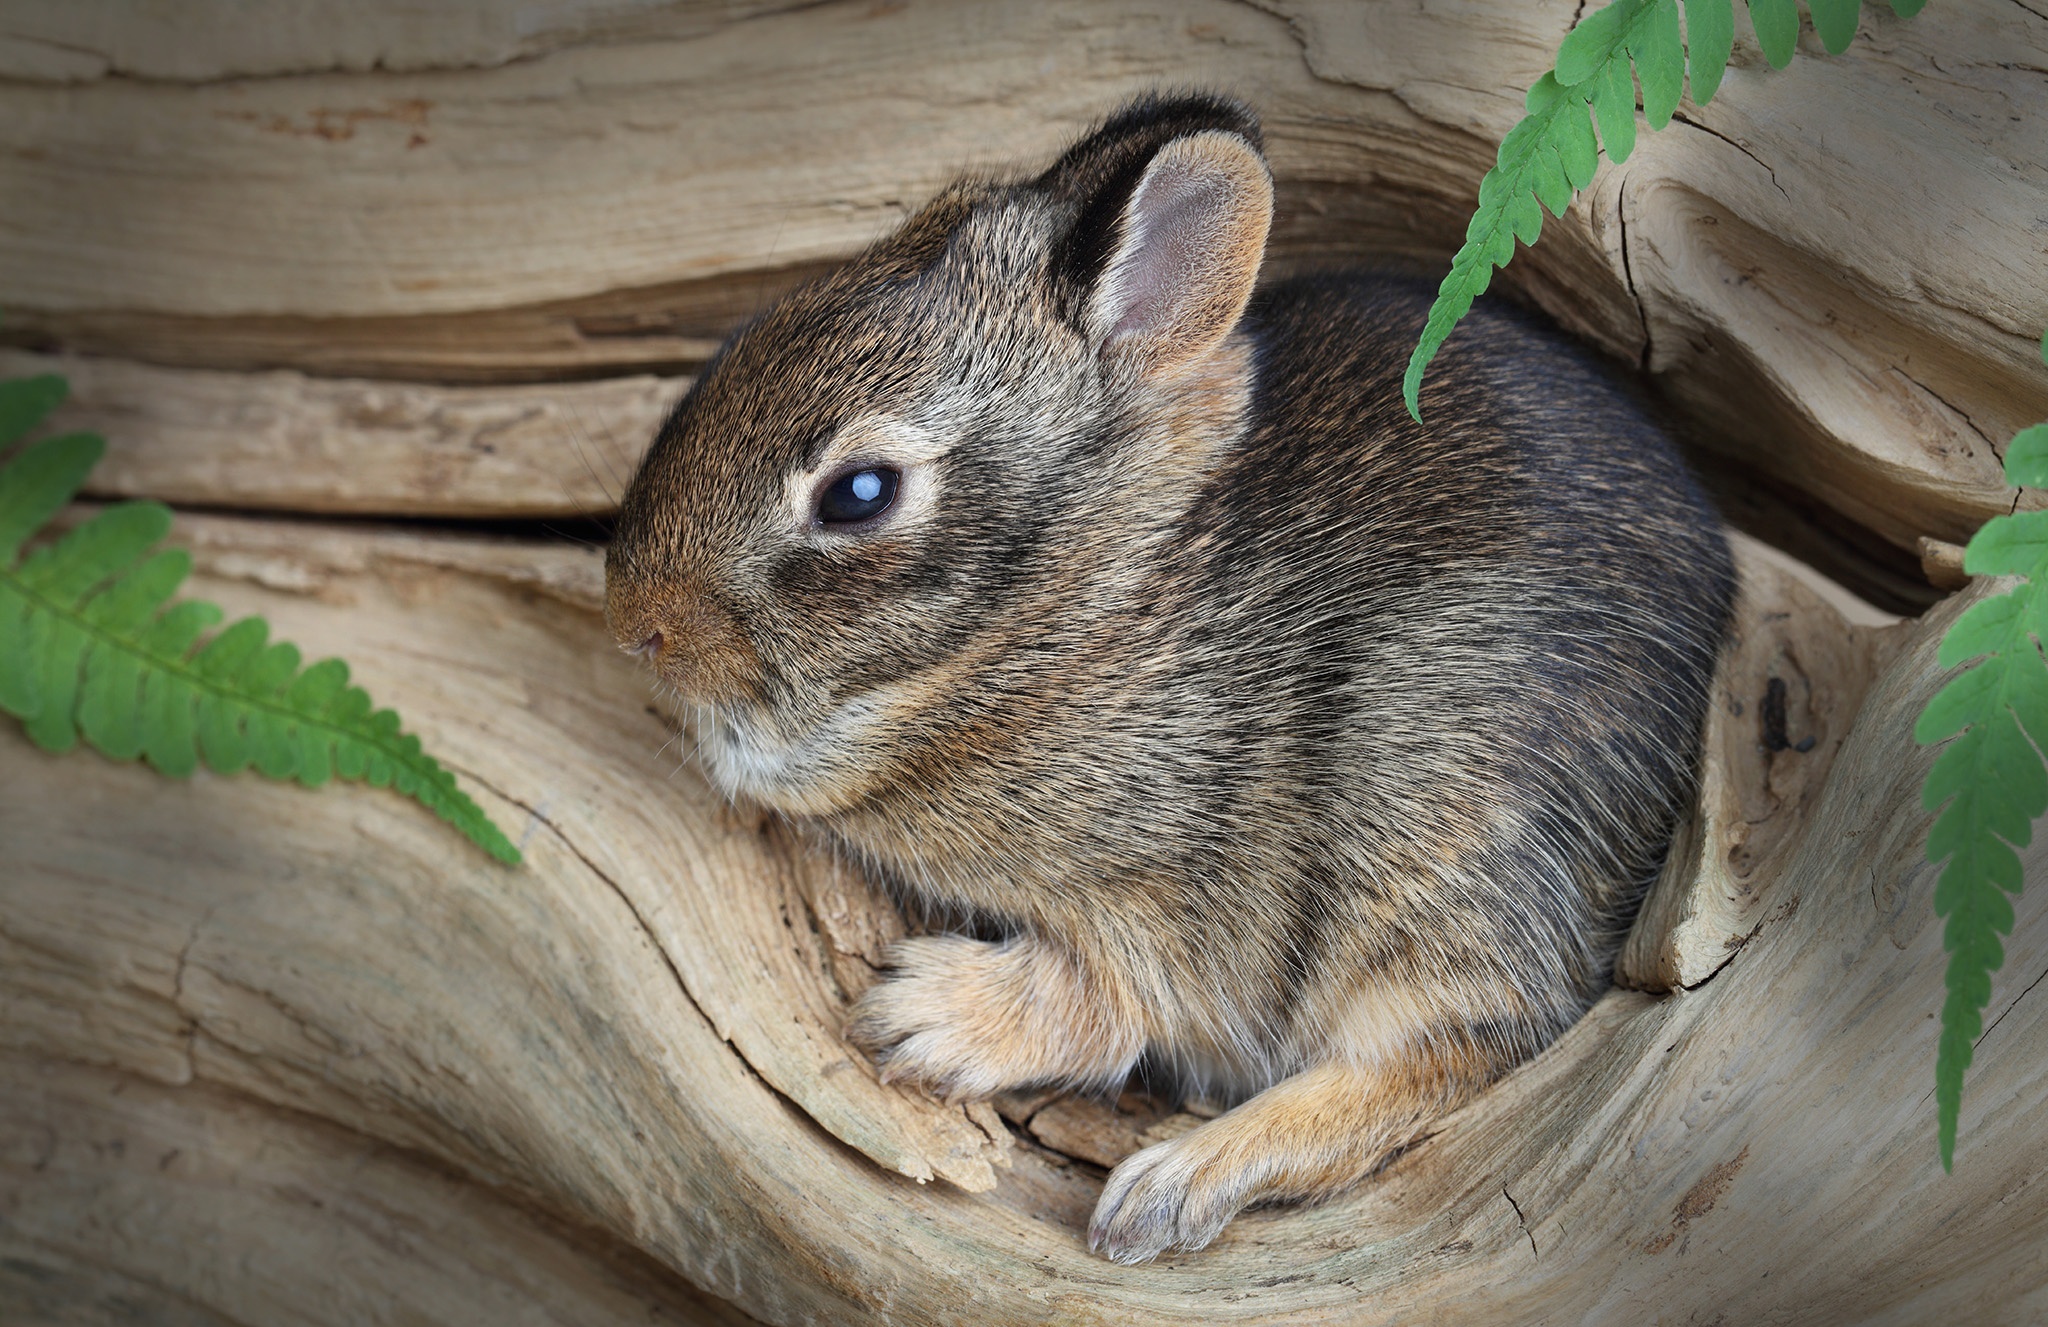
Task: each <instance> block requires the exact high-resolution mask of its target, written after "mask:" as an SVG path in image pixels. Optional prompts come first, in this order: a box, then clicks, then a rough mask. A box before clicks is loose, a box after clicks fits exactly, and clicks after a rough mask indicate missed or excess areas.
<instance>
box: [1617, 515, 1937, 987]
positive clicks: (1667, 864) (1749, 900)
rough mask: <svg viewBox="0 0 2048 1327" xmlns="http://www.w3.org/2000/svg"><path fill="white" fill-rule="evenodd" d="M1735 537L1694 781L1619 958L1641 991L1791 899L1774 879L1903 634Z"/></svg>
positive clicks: (1799, 569)
mask: <svg viewBox="0 0 2048 1327" xmlns="http://www.w3.org/2000/svg"><path fill="white" fill-rule="evenodd" d="M1730 542H1731V545H1732V547H1733V550H1734V552H1735V562H1736V573H1737V579H1738V589H1737V596H1736V602H1735V612H1734V619H1733V622H1732V624H1731V629H1730V633H1729V641H1728V644H1727V646H1726V647H1725V648H1724V649H1723V651H1722V654H1721V659H1720V662H1719V665H1718V667H1717V668H1716V670H1715V676H1714V684H1713V690H1712V701H1711V703H1710V706H1709V708H1708V712H1707V717H1706V723H1705V727H1704V732H1703V734H1702V739H1701V743H1700V748H1701V749H1700V771H1699V789H1698V792H1697V794H1696V796H1695V797H1694V800H1693V803H1692V805H1691V806H1690V807H1688V808H1687V810H1686V812H1685V814H1684V815H1682V816H1681V817H1680V819H1679V823H1678V825H1677V827H1676V829H1675V832H1674V833H1673V836H1672V842H1671V847H1670V849H1669V851H1668V853H1667V854H1666V857H1665V861H1664V866H1663V868H1662V870H1661V871H1660V872H1659V873H1658V876H1657V878H1656V880H1655V881H1654V882H1652V884H1651V886H1650V888H1649V890H1648V892H1647V893H1646V894H1645V897H1644V900H1643V906H1642V909H1641V911H1640V913H1639V914H1638V915H1637V918H1636V922H1635V925H1634V926H1633V927H1632V928H1631V929H1630V931H1629V935H1628V937H1627V939H1626V940H1625V941H1624V942H1623V945H1622V949H1621V952H1620V954H1619V956H1618V957H1617V959H1616V963H1615V981H1616V983H1617V984H1619V985H1622V986H1625V987H1629V988H1631V989H1635V990H1643V991H1670V990H1676V989H1679V988H1681V987H1690V986H1696V985H1698V984H1699V983H1701V982H1703V981H1705V980H1706V979H1707V978H1709V977H1711V976H1712V975H1713V974H1714V973H1715V972H1717V971H1719V970H1720V968H1721V966H1722V965H1723V964H1725V963H1726V962H1727V961H1728V960H1729V959H1730V958H1731V957H1732V956H1733V955H1734V954H1735V953H1736V952H1737V951H1739V950H1740V949H1741V948H1742V946H1743V945H1744V944H1745V943H1746V942H1747V940H1748V938H1749V936H1750V935H1752V934H1753V933H1754V928H1755V927H1756V926H1757V925H1759V924H1760V922H1761V919H1762V917H1763V916H1764V914H1765V913H1766V912H1767V911H1768V910H1769V909H1770V908H1771V907H1778V908H1786V907H1796V906H1797V900H1796V899H1790V898H1780V897H1776V896H1775V895H1774V891H1773V888H1772V887H1773V885H1774V884H1775V882H1776V880H1777V879H1778V877H1779V875H1780V874H1781V873H1782V871H1783V868H1784V865H1785V863H1786V861H1787V860H1789V857H1790V854H1791V853H1792V851H1793V850H1794V849H1795V848H1796V847H1797V845H1798V843H1799V842H1800V837H1801V829H1802V827H1803V826H1804V824H1805V818H1806V816H1807V814H1808V813H1809V811H1810V809H1811V807H1812V805H1813V803H1814V802H1815V801H1816V799H1817V798H1818V797H1819V794H1820V791H1821V789H1822V788H1823V787H1824V786H1825V785H1826V782H1827V777H1828V773H1829V771H1830V769H1831V768H1832V765H1833V761H1834V758H1835V755H1836V753H1837V752H1838V751H1839V750H1840V749H1841V745H1842V742H1843V741H1844V740H1845V739H1846V737H1847V735H1848V731H1849V728H1850V725H1851V724H1852V722H1853V721H1854V718H1855V715H1856V714H1857V712H1858V711H1859V710H1860V708H1861V707H1862V704H1863V699H1864V695H1865V693H1866V692H1867V691H1868V689H1869V686H1870V683H1871V681H1872V680H1873V678H1874V677H1875V675H1876V673H1877V671H1878V669H1879V667H1880V665H1881V663H1882V662H1883V660H1884V659H1885V658H1887V657H1888V656H1889V654H1890V653H1891V652H1892V650H1893V649H1895V648H1896V647H1897V644H1898V642H1899V640H1900V639H1901V635H1900V632H1899V631H1898V630H1897V629H1896V624H1897V622H1898V621H1899V620H1898V619H1897V618H1894V617H1892V616H1891V615H1889V614H1886V613H1884V612H1882V611H1881V610H1878V609H1876V608H1873V607H1871V606H1870V605H1869V604H1866V603H1864V602H1863V601H1862V600H1860V599H1857V598H1856V597H1855V596H1853V595H1851V594H1850V593H1849V592H1848V591H1846V590H1843V589H1842V588H1841V587H1840V586H1837V585H1835V584H1833V583H1832V582H1830V581H1828V580H1827V579H1826V578H1825V577H1822V576H1820V575H1819V574H1818V573H1816V572H1814V571H1812V570H1811V569H1810V568H1807V567H1805V566H1804V565H1802V564H1800V563H1798V562H1797V561H1795V560H1794V559H1792V558H1790V557H1788V556H1786V555H1785V554H1783V553H1781V552H1779V551H1778V550H1776V549H1774V548H1771V547H1769V546H1768V545H1765V544H1762V543H1760V542H1758V541H1757V540H1755V539H1752V538H1750V537H1749V536H1747V535H1743V534H1739V533H1738V534H1733V535H1731V537H1730ZM1788 712H1789V715H1790V719H1789V720H1788ZM1793 727H1796V728H1798V731H1796V732H1795V731H1791V728H1793Z"/></svg>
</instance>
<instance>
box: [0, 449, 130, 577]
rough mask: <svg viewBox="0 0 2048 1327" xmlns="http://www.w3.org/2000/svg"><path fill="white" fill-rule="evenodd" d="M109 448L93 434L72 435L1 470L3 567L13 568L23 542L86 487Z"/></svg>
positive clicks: (0, 559)
mask: <svg viewBox="0 0 2048 1327" xmlns="http://www.w3.org/2000/svg"><path fill="white" fill-rule="evenodd" d="M106 449H107V444H106V443H104V442H102V441H100V440H99V439H98V438H95V437H94V436H92V435H91V434H90V433H67V434H65V435H64V436H63V437H61V438H46V439H44V440H43V441H41V442H38V443H35V444H34V445H32V446H30V447H29V448H27V449H26V450H25V451H23V452H22V454H21V455H19V456H17V457H15V458H14V459H13V460H12V461H9V462H8V463H7V464H6V465H5V466H4V467H0V566H6V565H8V564H11V563H12V562H13V561H14V555H15V554H16V553H18V552H19V551H20V550H21V545H22V541H24V540H25V539H27V538H28V537H29V536H30V535H32V534H34V533H35V532H36V531H37V530H39V529H41V528H42V526H43V523H44V522H45V521H48V520H49V519H50V518H51V517H52V516H55V515H56V514H57V512H58V511H59V510H61V509H62V508H63V506H64V504H65V503H67V502H69V501H71V497H72V495H73V494H75V493H77V492H78V490H79V489H80V488H83V487H84V486H85V477H86V475H88V474H90V473H91V472H92V468H93V467H94V466H95V465H98V464H99V460H100V455H101V454H102V453H103V452H105V451H106Z"/></svg>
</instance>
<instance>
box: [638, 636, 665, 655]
mask: <svg viewBox="0 0 2048 1327" xmlns="http://www.w3.org/2000/svg"><path fill="white" fill-rule="evenodd" d="M633 653H635V654H637V655H639V656H640V657H641V658H643V659H659V658H660V657H661V633H660V632H658V631H656V632H653V633H651V634H649V636H648V637H647V639H646V640H643V641H641V642H640V648H639V649H637V650H635V651H633Z"/></svg>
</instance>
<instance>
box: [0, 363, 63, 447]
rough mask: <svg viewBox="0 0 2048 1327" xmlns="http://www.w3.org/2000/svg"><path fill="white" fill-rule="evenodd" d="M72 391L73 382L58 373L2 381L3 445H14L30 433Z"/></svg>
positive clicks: (0, 424) (0, 440)
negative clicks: (65, 379)
mask: <svg viewBox="0 0 2048 1327" xmlns="http://www.w3.org/2000/svg"><path fill="white" fill-rule="evenodd" d="M70 392H71V388H70V387H69V385H67V384H66V383H65V381H64V380H63V379H62V378H60V377H58V376H57V375H56V374H54V373H45V374H43V375H42V376H41V377H36V378H10V379H8V380H7V381H5V382H0V447H10V446H12V445H14V444H15V443H16V442H19V441H20V440H21V439H22V438H24V437H26V436H28V431H29V430H30V429H32V428H34V427H35V426H36V425H37V424H38V423H40V422H41V421H42V418H43V416H45V415H47V414H49V413H50V412H51V411H52V410H55V409H56V408H57V407H58V406H59V405H62V404H63V402H64V398H65V397H66V396H68V395H70Z"/></svg>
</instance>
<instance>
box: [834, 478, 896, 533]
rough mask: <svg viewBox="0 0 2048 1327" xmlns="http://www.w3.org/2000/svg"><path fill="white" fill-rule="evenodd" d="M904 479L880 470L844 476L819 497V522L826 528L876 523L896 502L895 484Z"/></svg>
mask: <svg viewBox="0 0 2048 1327" xmlns="http://www.w3.org/2000/svg"><path fill="white" fill-rule="evenodd" d="M901 478H902V476H901V475H900V474H899V473H898V472H896V471H894V470H885V469H882V468H880V467H877V468H875V469H873V470H855V471H853V472H852V473H851V474H846V475H841V476H840V477H839V478H838V479H836V480H834V481H833V482H832V484H831V486H830V487H828V488H827V489H826V490H825V491H824V493H823V494H821V495H820V496H819V498H818V520H819V521H820V522H822V523H823V524H825V525H850V524H852V523H853V522H855V521H867V520H873V519H874V518H875V517H877V516H880V515H881V514H882V513H883V512H885V511H887V510H889V504H890V503H892V502H894V501H896V484H897V481H898V480H900V479H901Z"/></svg>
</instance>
